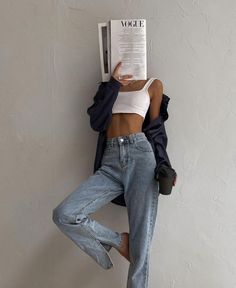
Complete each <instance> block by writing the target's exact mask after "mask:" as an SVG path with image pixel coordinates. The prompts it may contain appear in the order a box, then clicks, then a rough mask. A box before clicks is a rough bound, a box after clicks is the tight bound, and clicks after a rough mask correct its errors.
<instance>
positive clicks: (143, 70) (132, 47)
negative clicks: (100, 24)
mask: <svg viewBox="0 0 236 288" xmlns="http://www.w3.org/2000/svg"><path fill="white" fill-rule="evenodd" d="M109 30H110V31H109V35H110V50H111V51H110V52H111V54H110V57H111V63H110V71H113V70H114V68H115V66H116V65H117V63H118V62H119V61H122V65H121V68H120V72H121V75H124V74H132V75H133V78H132V79H133V80H147V60H146V56H147V55H146V54H147V53H146V20H145V19H121V20H110V21H109Z"/></svg>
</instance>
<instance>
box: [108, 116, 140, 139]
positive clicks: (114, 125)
mask: <svg viewBox="0 0 236 288" xmlns="http://www.w3.org/2000/svg"><path fill="white" fill-rule="evenodd" d="M143 121H144V119H143V117H142V116H141V115H138V114H136V113H115V114H112V120H111V123H110V125H109V127H108V129H107V131H106V136H107V137H108V138H112V137H117V136H125V135H129V134H132V133H137V132H141V131H142V124H143Z"/></svg>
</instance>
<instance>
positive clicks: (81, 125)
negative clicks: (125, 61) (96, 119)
mask: <svg viewBox="0 0 236 288" xmlns="http://www.w3.org/2000/svg"><path fill="white" fill-rule="evenodd" d="M111 18H112V19H120V18H146V19H147V37H148V46H147V47H148V76H149V77H157V78H159V79H160V80H161V81H162V82H163V85H164V92H165V93H166V94H167V95H168V96H169V97H170V98H171V101H170V105H169V114H170V117H169V119H168V121H167V122H166V129H167V133H168V136H169V143H168V152H169V156H170V158H171V161H172V164H173V167H174V168H175V169H176V171H177V172H178V180H177V185H176V187H175V188H174V189H173V193H172V195H171V196H163V195H160V197H159V207H158V216H157V225H156V229H155V235H154V238H153V246H152V250H151V259H150V277H149V279H150V280H149V281H150V285H149V286H150V288H154V287H165V288H187V287H191V288H200V287H201V288H235V287H236V241H235V240H236V224H235V219H236V209H235V206H236V182H235V177H236V169H235V167H236V136H235V124H236V112H235V111H236V109H235V104H236V100H235V99H236V98H235V93H236V84H235V83H236V29H235V27H236V2H235V1H234V0H226V1H223V0H217V1H213V0H205V1H203V0H192V1H190V0H177V1H171V0H165V1H154V0H153V1H79V0H77V1H76V0H74V1H72V0H71V1H69V0H64V1H63V0H47V1H45V0H21V1H16V0H15V1H13V0H6V1H4V0H2V1H1V2H0V100H1V105H0V159H1V162H0V189H1V194H0V195H1V201H0V225H1V237H0V247H1V258H0V259H1V260H0V287H2V288H13V287H14V288H49V287H50V288H53V287H55V288H65V287H81V288H85V287H86V288H94V287H104V288H105V287H107V288H108V287H114V288H116V287H117V288H118V287H119V288H120V287H125V283H126V277H127V270H128V262H127V261H126V260H125V259H124V258H121V257H120V256H119V255H118V253H117V252H116V251H115V250H114V249H112V250H111V253H110V254H111V257H112V259H113V262H114V265H115V266H114V268H113V269H111V270H103V269H102V268H101V267H99V266H98V265H97V264H96V263H95V262H94V260H92V259H91V258H90V257H89V256H88V255H87V254H85V253H84V252H83V251H81V250H80V249H79V248H77V247H76V246H75V245H74V244H73V243H72V242H71V241H70V240H69V239H68V238H67V237H66V236H64V235H63V234H62V233H61V232H59V230H58V229H57V227H56V226H55V224H54V223H53V222H52V220H51V216H52V209H53V208H54V207H56V205H57V204H58V203H59V202H60V201H61V200H62V199H63V198H64V197H66V196H67V195H68V194H69V193H70V192H72V190H74V189H75V188H76V187H77V186H78V185H79V183H80V182H81V181H82V180H84V179H86V178H87V177H88V176H89V175H90V174H91V173H92V168H93V160H94V155H95V148H96V140H97V133H95V132H94V131H92V130H91V128H90V126H89V119H88V115H87V114H86V108H87V107H88V106H89V105H91V103H92V102H91V101H92V97H93V95H94V93H95V91H96V89H97V84H96V83H97V82H98V81H100V80H101V75H100V68H99V52H98V39H97V23H98V22H102V21H107V20H109V19H111ZM93 217H94V218H96V219H97V220H99V221H101V223H103V224H104V225H107V226H108V227H110V228H113V229H114V230H117V231H126V230H128V224H127V213H126V209H125V208H122V207H120V206H117V205H115V204H112V203H109V204H108V205H106V206H104V207H103V209H101V210H99V211H97V212H96V213H94V214H93ZM139 288H140V287H139Z"/></svg>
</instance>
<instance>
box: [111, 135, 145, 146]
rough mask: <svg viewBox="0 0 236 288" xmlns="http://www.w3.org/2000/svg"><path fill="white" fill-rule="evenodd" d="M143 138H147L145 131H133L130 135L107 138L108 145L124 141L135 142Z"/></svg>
mask: <svg viewBox="0 0 236 288" xmlns="http://www.w3.org/2000/svg"><path fill="white" fill-rule="evenodd" d="M141 139H147V137H146V135H145V133H144V132H137V133H132V134H129V135H124V136H117V137H112V138H106V145H107V146H114V145H120V144H124V143H134V142H137V141H139V140H141Z"/></svg>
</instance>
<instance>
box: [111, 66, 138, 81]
mask: <svg viewBox="0 0 236 288" xmlns="http://www.w3.org/2000/svg"><path fill="white" fill-rule="evenodd" d="M121 63H122V62H121V61H120V62H118V64H117V65H116V67H115V69H114V71H113V73H112V77H113V78H115V79H116V80H117V81H119V82H120V83H121V84H122V85H123V86H126V85H128V84H129V83H130V82H133V81H134V80H129V78H132V77H133V75H131V74H126V75H120V72H119V69H120V66H121Z"/></svg>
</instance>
